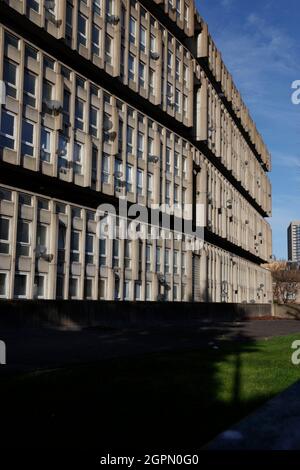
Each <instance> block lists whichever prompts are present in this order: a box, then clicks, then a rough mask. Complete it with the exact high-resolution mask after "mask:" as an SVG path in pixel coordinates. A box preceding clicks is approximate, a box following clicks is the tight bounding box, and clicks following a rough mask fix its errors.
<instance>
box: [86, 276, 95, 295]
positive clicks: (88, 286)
mask: <svg viewBox="0 0 300 470" xmlns="http://www.w3.org/2000/svg"><path fill="white" fill-rule="evenodd" d="M93 281H94V280H93V279H91V278H86V279H85V280H84V298H85V299H88V300H92V299H93V298H94V295H93V290H94V289H93Z"/></svg>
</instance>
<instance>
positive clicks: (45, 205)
mask: <svg viewBox="0 0 300 470" xmlns="http://www.w3.org/2000/svg"><path fill="white" fill-rule="evenodd" d="M38 208H39V210H45V211H48V210H49V201H47V199H38Z"/></svg>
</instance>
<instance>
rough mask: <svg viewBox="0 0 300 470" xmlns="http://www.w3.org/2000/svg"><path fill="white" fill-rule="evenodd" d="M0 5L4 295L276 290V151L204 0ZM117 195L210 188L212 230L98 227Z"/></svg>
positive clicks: (181, 193) (194, 200) (161, 295)
mask: <svg viewBox="0 0 300 470" xmlns="http://www.w3.org/2000/svg"><path fill="white" fill-rule="evenodd" d="M0 18H1V20H0V50H1V55H0V57H1V60H0V80H2V81H3V82H4V83H5V89H6V94H5V100H4V103H3V105H2V108H1V130H0V227H1V233H0V297H1V298H5V299H13V298H17V299H22V298H23V299H36V298H38V299H49V300H51V299H65V300H66V299H88V300H97V299H105V300H128V301H129V300H130V301H132V300H148V301H156V300H165V301H199V302H228V303H270V302H271V300H272V283H271V278H270V274H269V272H268V271H266V270H265V269H263V268H262V267H261V265H262V264H264V263H265V262H268V261H269V260H270V258H271V255H272V234H271V229H270V226H269V224H268V222H267V221H266V218H267V217H269V216H270V215H271V206H272V202H271V185H270V181H269V179H268V176H267V172H268V171H269V170H270V169H271V161H270V160H271V158H270V155H269V153H268V150H267V148H266V146H265V144H264V143H263V140H262V138H261V136H260V134H259V133H258V131H257V129H256V127H255V124H254V122H253V121H252V119H251V117H250V115H249V112H248V110H247V108H246V106H245V104H244V103H243V101H242V98H241V96H240V94H239V92H238V90H237V89H236V87H235V85H234V82H233V79H232V77H231V75H230V73H229V72H228V70H227V69H226V67H225V65H224V63H223V61H222V58H221V54H220V52H219V51H218V50H217V49H216V47H215V45H214V43H213V40H212V38H211V36H210V34H209V31H208V27H207V25H206V23H205V22H204V21H203V20H202V18H201V17H200V16H199V14H198V12H197V11H196V9H195V6H194V3H193V2H191V1H183V0H181V1H177V2H175V0H174V1H173V2H172V1H166V2H162V1H150V0H143V1H140V2H135V1H133V0H132V1H122V0H107V1H106V2H105V1H102V0H99V1H91V0H85V1H78V0H71V1H65V0H60V1H46V0H40V1H35V0H27V1H25V0H22V1H19V0H7V1H3V0H1V1H0ZM120 198H124V199H126V201H127V203H128V206H129V207H130V206H131V205H132V204H135V203H138V204H140V205H142V206H145V207H147V208H150V207H152V206H153V205H156V206H160V207H161V208H160V212H161V214H162V213H163V212H164V209H163V208H162V207H163V206H162V205H164V204H166V205H167V206H170V207H169V209H168V212H169V214H170V216H171V218H172V217H174V214H175V210H174V206H175V207H181V208H182V210H183V212H184V209H185V207H186V206H192V207H196V206H197V204H201V205H202V206H204V224H205V242H204V244H203V245H202V246H201V248H195V249H194V250H191V249H188V236H187V235H186V234H183V235H182V237H181V238H180V239H178V237H177V236H176V233H175V231H174V230H173V229H172V228H170V230H168V233H167V236H166V237H163V236H161V235H162V234H161V232H160V230H162V227H158V231H159V232H158V237H156V239H155V240H153V239H152V238H151V237H150V236H149V238H148V239H147V240H132V241H129V240H122V239H121V237H119V236H118V235H117V239H116V240H109V239H107V240H99V238H98V236H97V223H98V219H97V214H96V210H97V208H98V207H99V205H101V204H103V203H109V204H111V205H113V206H115V207H116V208H117V207H118V201H119V199H120ZM193 223H194V226H196V225H197V222H196V218H195V217H194V220H193ZM117 224H119V219H118V217H117ZM148 230H149V235H150V232H151V230H152V228H151V227H150V228H149V227H148ZM156 230H157V227H156Z"/></svg>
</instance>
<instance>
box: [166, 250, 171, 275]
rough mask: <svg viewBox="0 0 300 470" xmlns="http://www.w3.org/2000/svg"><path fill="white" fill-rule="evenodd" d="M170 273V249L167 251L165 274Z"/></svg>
mask: <svg viewBox="0 0 300 470" xmlns="http://www.w3.org/2000/svg"><path fill="white" fill-rule="evenodd" d="M169 273H170V250H169V248H166V249H165V274H169Z"/></svg>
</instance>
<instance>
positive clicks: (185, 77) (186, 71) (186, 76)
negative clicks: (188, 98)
mask: <svg viewBox="0 0 300 470" xmlns="http://www.w3.org/2000/svg"><path fill="white" fill-rule="evenodd" d="M183 80H184V84H185V86H188V82H189V68H188V66H187V65H185V64H183Z"/></svg>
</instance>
